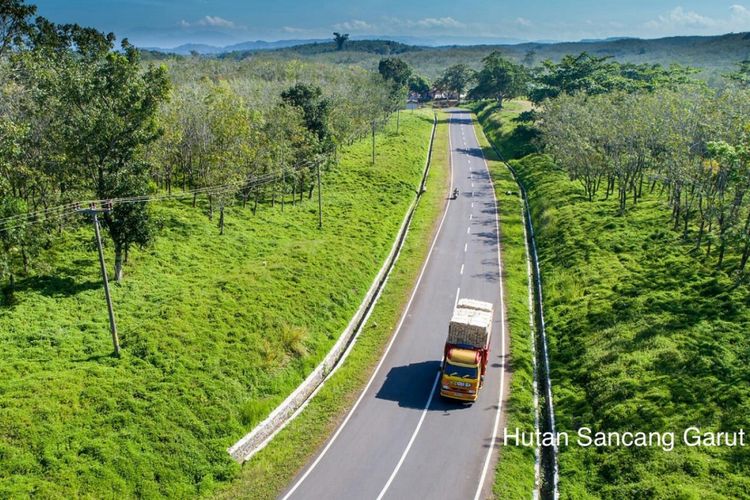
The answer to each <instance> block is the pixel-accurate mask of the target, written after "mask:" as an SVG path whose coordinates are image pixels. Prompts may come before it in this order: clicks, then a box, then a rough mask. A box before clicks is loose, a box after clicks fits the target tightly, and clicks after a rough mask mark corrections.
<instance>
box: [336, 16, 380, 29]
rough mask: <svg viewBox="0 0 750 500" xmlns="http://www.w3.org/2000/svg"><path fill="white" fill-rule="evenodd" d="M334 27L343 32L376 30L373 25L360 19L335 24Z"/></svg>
mask: <svg viewBox="0 0 750 500" xmlns="http://www.w3.org/2000/svg"><path fill="white" fill-rule="evenodd" d="M333 27H334V28H335V29H337V30H341V31H369V30H372V29H373V28H374V26H373V25H372V24H370V23H368V22H365V21H361V20H359V19H352V20H351V21H346V22H343V23H337V24H334V25H333Z"/></svg>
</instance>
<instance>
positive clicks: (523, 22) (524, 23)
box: [516, 17, 531, 28]
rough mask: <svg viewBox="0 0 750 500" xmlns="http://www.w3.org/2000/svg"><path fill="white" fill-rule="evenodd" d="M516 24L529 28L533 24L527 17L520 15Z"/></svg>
mask: <svg viewBox="0 0 750 500" xmlns="http://www.w3.org/2000/svg"><path fill="white" fill-rule="evenodd" d="M516 24H518V25H519V26H524V27H526V28H528V27H529V26H531V21H529V20H528V19H526V18H525V17H519V18H518V19H516Z"/></svg>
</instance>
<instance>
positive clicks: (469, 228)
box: [466, 226, 471, 234]
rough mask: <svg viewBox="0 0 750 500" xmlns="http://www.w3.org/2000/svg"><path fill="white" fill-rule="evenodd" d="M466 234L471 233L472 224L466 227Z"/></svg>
mask: <svg viewBox="0 0 750 500" xmlns="http://www.w3.org/2000/svg"><path fill="white" fill-rule="evenodd" d="M466 234H471V226H469V227H467V228H466Z"/></svg>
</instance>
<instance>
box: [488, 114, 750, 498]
mask: <svg viewBox="0 0 750 500" xmlns="http://www.w3.org/2000/svg"><path fill="white" fill-rule="evenodd" d="M488 112H491V111H488ZM496 118H497V115H496ZM495 128H496V127H495ZM490 134H491V135H492V132H490ZM512 164H513V166H514V167H515V168H516V170H517V171H518V172H519V174H520V176H521V178H522V180H523V182H524V184H525V185H526V187H527V189H528V192H529V201H530V204H531V209H532V217H533V220H534V224H535V227H536V230H537V241H538V244H539V252H540V264H541V271H542V277H543V288H544V294H545V313H546V319H547V326H548V335H549V339H550V356H551V364H552V388H553V395H554V398H555V410H556V416H557V419H558V430H561V431H568V432H570V433H571V434H572V437H573V439H571V446H569V447H562V448H561V450H560V473H561V477H560V493H561V497H562V498H576V499H578V498H695V499H698V498H742V497H747V496H748V492H749V491H750V452H749V450H750V449H749V448H748V447H747V446H746V447H744V448H731V447H703V448H698V447H687V446H685V445H684V444H682V443H681V441H682V432H683V431H684V430H685V429H686V428H688V427H690V426H698V427H701V428H702V430H703V431H734V430H739V429H742V428H747V427H748V426H749V424H750V420H749V418H750V417H749V415H750V411H748V410H750V384H749V382H750V339H749V338H748V335H747V332H748V327H750V310H748V304H750V293H748V288H747V285H744V284H741V283H738V282H737V281H736V277H734V276H727V275H726V274H725V273H724V272H723V271H720V270H716V269H715V268H714V267H713V266H709V265H708V264H706V263H704V262H703V260H702V257H701V256H699V255H695V254H693V253H692V251H691V249H692V245H691V244H690V243H689V242H685V241H683V240H682V239H681V236H680V235H679V234H677V233H674V232H672V231H671V229H670V227H669V226H668V223H667V222H666V221H668V220H669V216H668V213H666V212H665V211H666V210H667V208H666V203H665V202H664V201H663V200H662V199H659V198H657V197H656V196H649V197H647V198H646V199H645V200H644V201H643V202H640V203H639V204H638V205H637V206H636V207H633V208H631V209H630V210H629V211H628V212H627V213H626V215H625V216H618V215H617V206H616V203H614V204H613V202H612V200H595V201H594V202H592V203H590V202H587V201H586V200H585V199H584V195H583V191H582V189H581V188H580V186H579V185H578V184H577V183H573V182H571V181H570V180H569V179H568V177H567V175H566V174H565V173H564V172H563V171H562V170H561V169H559V168H558V167H556V166H555V165H554V164H553V162H552V161H551V160H550V158H548V157H547V156H544V155H530V156H526V157H524V158H523V159H520V160H516V161H513V162H512ZM582 426H586V427H590V428H592V429H594V430H601V431H607V432H610V431H620V432H621V431H633V432H635V431H644V432H652V431H653V432H662V433H664V432H674V433H675V441H676V446H675V448H674V450H672V451H665V450H663V449H662V448H661V447H659V446H652V447H640V448H626V447H588V448H584V447H579V446H577V445H576V444H575V432H576V430H577V429H578V428H580V427H582ZM501 467H502V462H501Z"/></svg>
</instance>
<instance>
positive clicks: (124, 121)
mask: <svg viewBox="0 0 750 500" xmlns="http://www.w3.org/2000/svg"><path fill="white" fill-rule="evenodd" d="M32 39H33V46H32V48H33V50H31V51H29V52H27V53H25V54H23V57H21V58H19V61H20V70H21V71H19V75H20V77H21V78H22V79H25V81H26V82H25V83H26V84H27V85H28V86H30V87H34V88H36V89H37V91H36V92H35V93H34V95H35V98H36V99H37V101H38V106H39V107H40V108H43V109H45V110H46V112H47V113H48V115H49V116H50V117H51V118H50V119H51V127H52V128H53V129H54V130H56V131H57V133H58V134H59V139H60V144H59V149H60V151H59V152H60V154H62V155H63V157H64V161H65V163H66V165H67V168H68V169H69V170H70V171H72V172H76V173H77V175H78V178H79V179H80V180H81V181H82V182H84V183H85V184H86V185H87V186H89V187H90V188H91V190H92V191H93V192H94V193H95V195H96V197H97V198H98V199H112V198H117V197H120V196H122V195H123V194H124V193H123V187H124V186H127V187H128V188H129V189H133V190H134V191H132V192H129V193H127V194H128V195H130V196H139V195H143V194H146V193H145V187H146V186H147V182H142V181H137V180H133V179H141V180H147V176H148V169H145V168H143V166H142V165H143V162H142V157H143V154H144V147H145V146H146V145H148V144H151V143H152V142H153V141H155V140H156V139H157V138H158V137H159V135H160V130H159V128H158V126H157V121H156V115H157V112H158V110H159V106H160V104H161V103H162V102H163V101H164V100H165V99H166V98H167V95H168V91H169V81H168V77H167V72H166V68H164V67H154V66H150V67H148V68H146V69H145V70H144V69H142V67H141V62H140V59H139V53H138V51H137V50H136V49H135V48H134V47H133V46H131V45H130V44H129V43H128V42H127V40H123V42H122V44H121V49H122V50H121V51H115V50H113V48H114V47H113V46H114V36H113V35H112V34H109V35H104V34H102V33H99V32H98V31H96V30H93V29H90V28H81V27H80V26H77V25H63V26H60V25H53V24H52V23H49V22H46V21H43V20H42V21H41V22H40V21H39V20H38V21H37V28H36V31H35V33H34V34H33V35H32ZM125 179H127V182H126V181H125ZM147 218H148V208H147V207H146V206H145V205H142V204H139V205H136V206H134V207H131V208H129V209H128V210H124V209H122V210H114V211H112V212H110V213H108V214H106V215H105V216H104V217H103V222H104V225H105V227H106V228H107V230H108V232H109V235H110V237H111V238H112V240H113V242H114V250H115V278H116V279H117V280H120V279H122V263H123V261H124V257H125V254H126V253H127V251H128V249H129V247H130V245H131V244H133V243H137V244H141V243H143V242H144V239H143V238H142V235H141V232H140V230H139V229H138V228H136V227H135V226H140V225H143V224H144V221H145V220H147Z"/></svg>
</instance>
